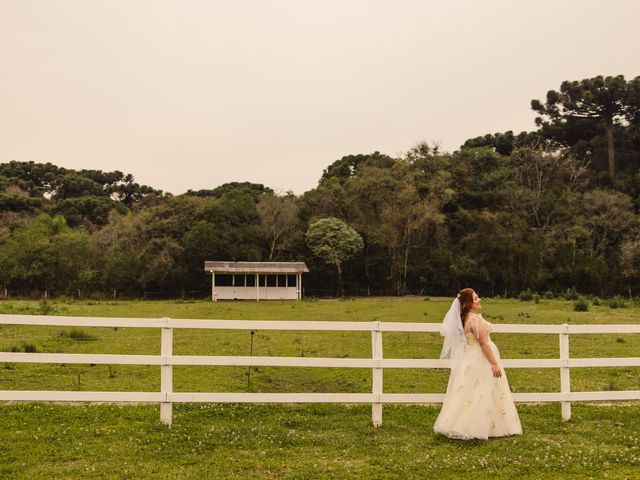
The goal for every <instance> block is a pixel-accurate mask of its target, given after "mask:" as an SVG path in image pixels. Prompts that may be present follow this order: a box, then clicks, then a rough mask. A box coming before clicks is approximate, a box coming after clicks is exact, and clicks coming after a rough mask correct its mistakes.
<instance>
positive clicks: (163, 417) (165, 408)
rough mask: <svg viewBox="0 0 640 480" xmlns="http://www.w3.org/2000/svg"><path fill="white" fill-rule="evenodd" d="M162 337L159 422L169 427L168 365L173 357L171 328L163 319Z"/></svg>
mask: <svg viewBox="0 0 640 480" xmlns="http://www.w3.org/2000/svg"><path fill="white" fill-rule="evenodd" d="M163 320H164V321H165V323H164V326H163V327H162V337H161V339H160V355H161V356H162V366H161V367H160V392H161V393H162V397H163V400H164V401H162V402H161V403H160V422H161V423H164V424H165V425H171V421H172V413H173V404H172V403H171V402H170V401H169V395H171V393H172V392H173V365H171V364H170V363H169V357H170V356H172V355H173V328H171V327H170V326H169V319H168V318H166V317H165V318H164V319H163Z"/></svg>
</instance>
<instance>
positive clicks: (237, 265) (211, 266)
mask: <svg viewBox="0 0 640 480" xmlns="http://www.w3.org/2000/svg"><path fill="white" fill-rule="evenodd" d="M204 269H205V271H207V272H216V273H306V272H308V271H309V269H308V268H307V266H306V265H305V263H304V262H224V261H223V262H218V261H215V262H212V261H206V262H204Z"/></svg>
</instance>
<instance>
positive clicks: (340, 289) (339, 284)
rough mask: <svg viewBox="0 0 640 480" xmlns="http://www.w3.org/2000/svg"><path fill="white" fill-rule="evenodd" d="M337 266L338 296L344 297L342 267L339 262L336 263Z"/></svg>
mask: <svg viewBox="0 0 640 480" xmlns="http://www.w3.org/2000/svg"><path fill="white" fill-rule="evenodd" d="M336 268H337V269H338V297H342V296H343V292H342V269H341V268H340V264H339V263H336Z"/></svg>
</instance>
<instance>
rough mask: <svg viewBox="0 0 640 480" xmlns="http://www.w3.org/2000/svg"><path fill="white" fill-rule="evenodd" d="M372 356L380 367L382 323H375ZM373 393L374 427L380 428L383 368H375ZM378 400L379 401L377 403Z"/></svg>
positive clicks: (372, 335) (372, 415)
mask: <svg viewBox="0 0 640 480" xmlns="http://www.w3.org/2000/svg"><path fill="white" fill-rule="evenodd" d="M371 356H372V358H373V360H375V361H376V364H377V365H380V362H381V360H382V331H381V330H380V322H375V326H374V329H373V330H372V331H371ZM371 391H372V393H373V394H374V397H375V398H374V401H373V403H372V404H371V417H372V420H373V426H374V427H379V426H380V425H382V402H381V401H380V396H381V395H382V367H381V366H378V367H374V368H373V382H372V389H371ZM376 400H377V401H376Z"/></svg>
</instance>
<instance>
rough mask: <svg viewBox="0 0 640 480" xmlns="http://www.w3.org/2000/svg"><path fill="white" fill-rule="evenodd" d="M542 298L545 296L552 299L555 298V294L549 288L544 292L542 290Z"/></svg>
mask: <svg viewBox="0 0 640 480" xmlns="http://www.w3.org/2000/svg"><path fill="white" fill-rule="evenodd" d="M544 298H546V299H547V300H553V299H554V298H555V295H554V294H553V292H552V291H551V290H547V291H546V292H544Z"/></svg>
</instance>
